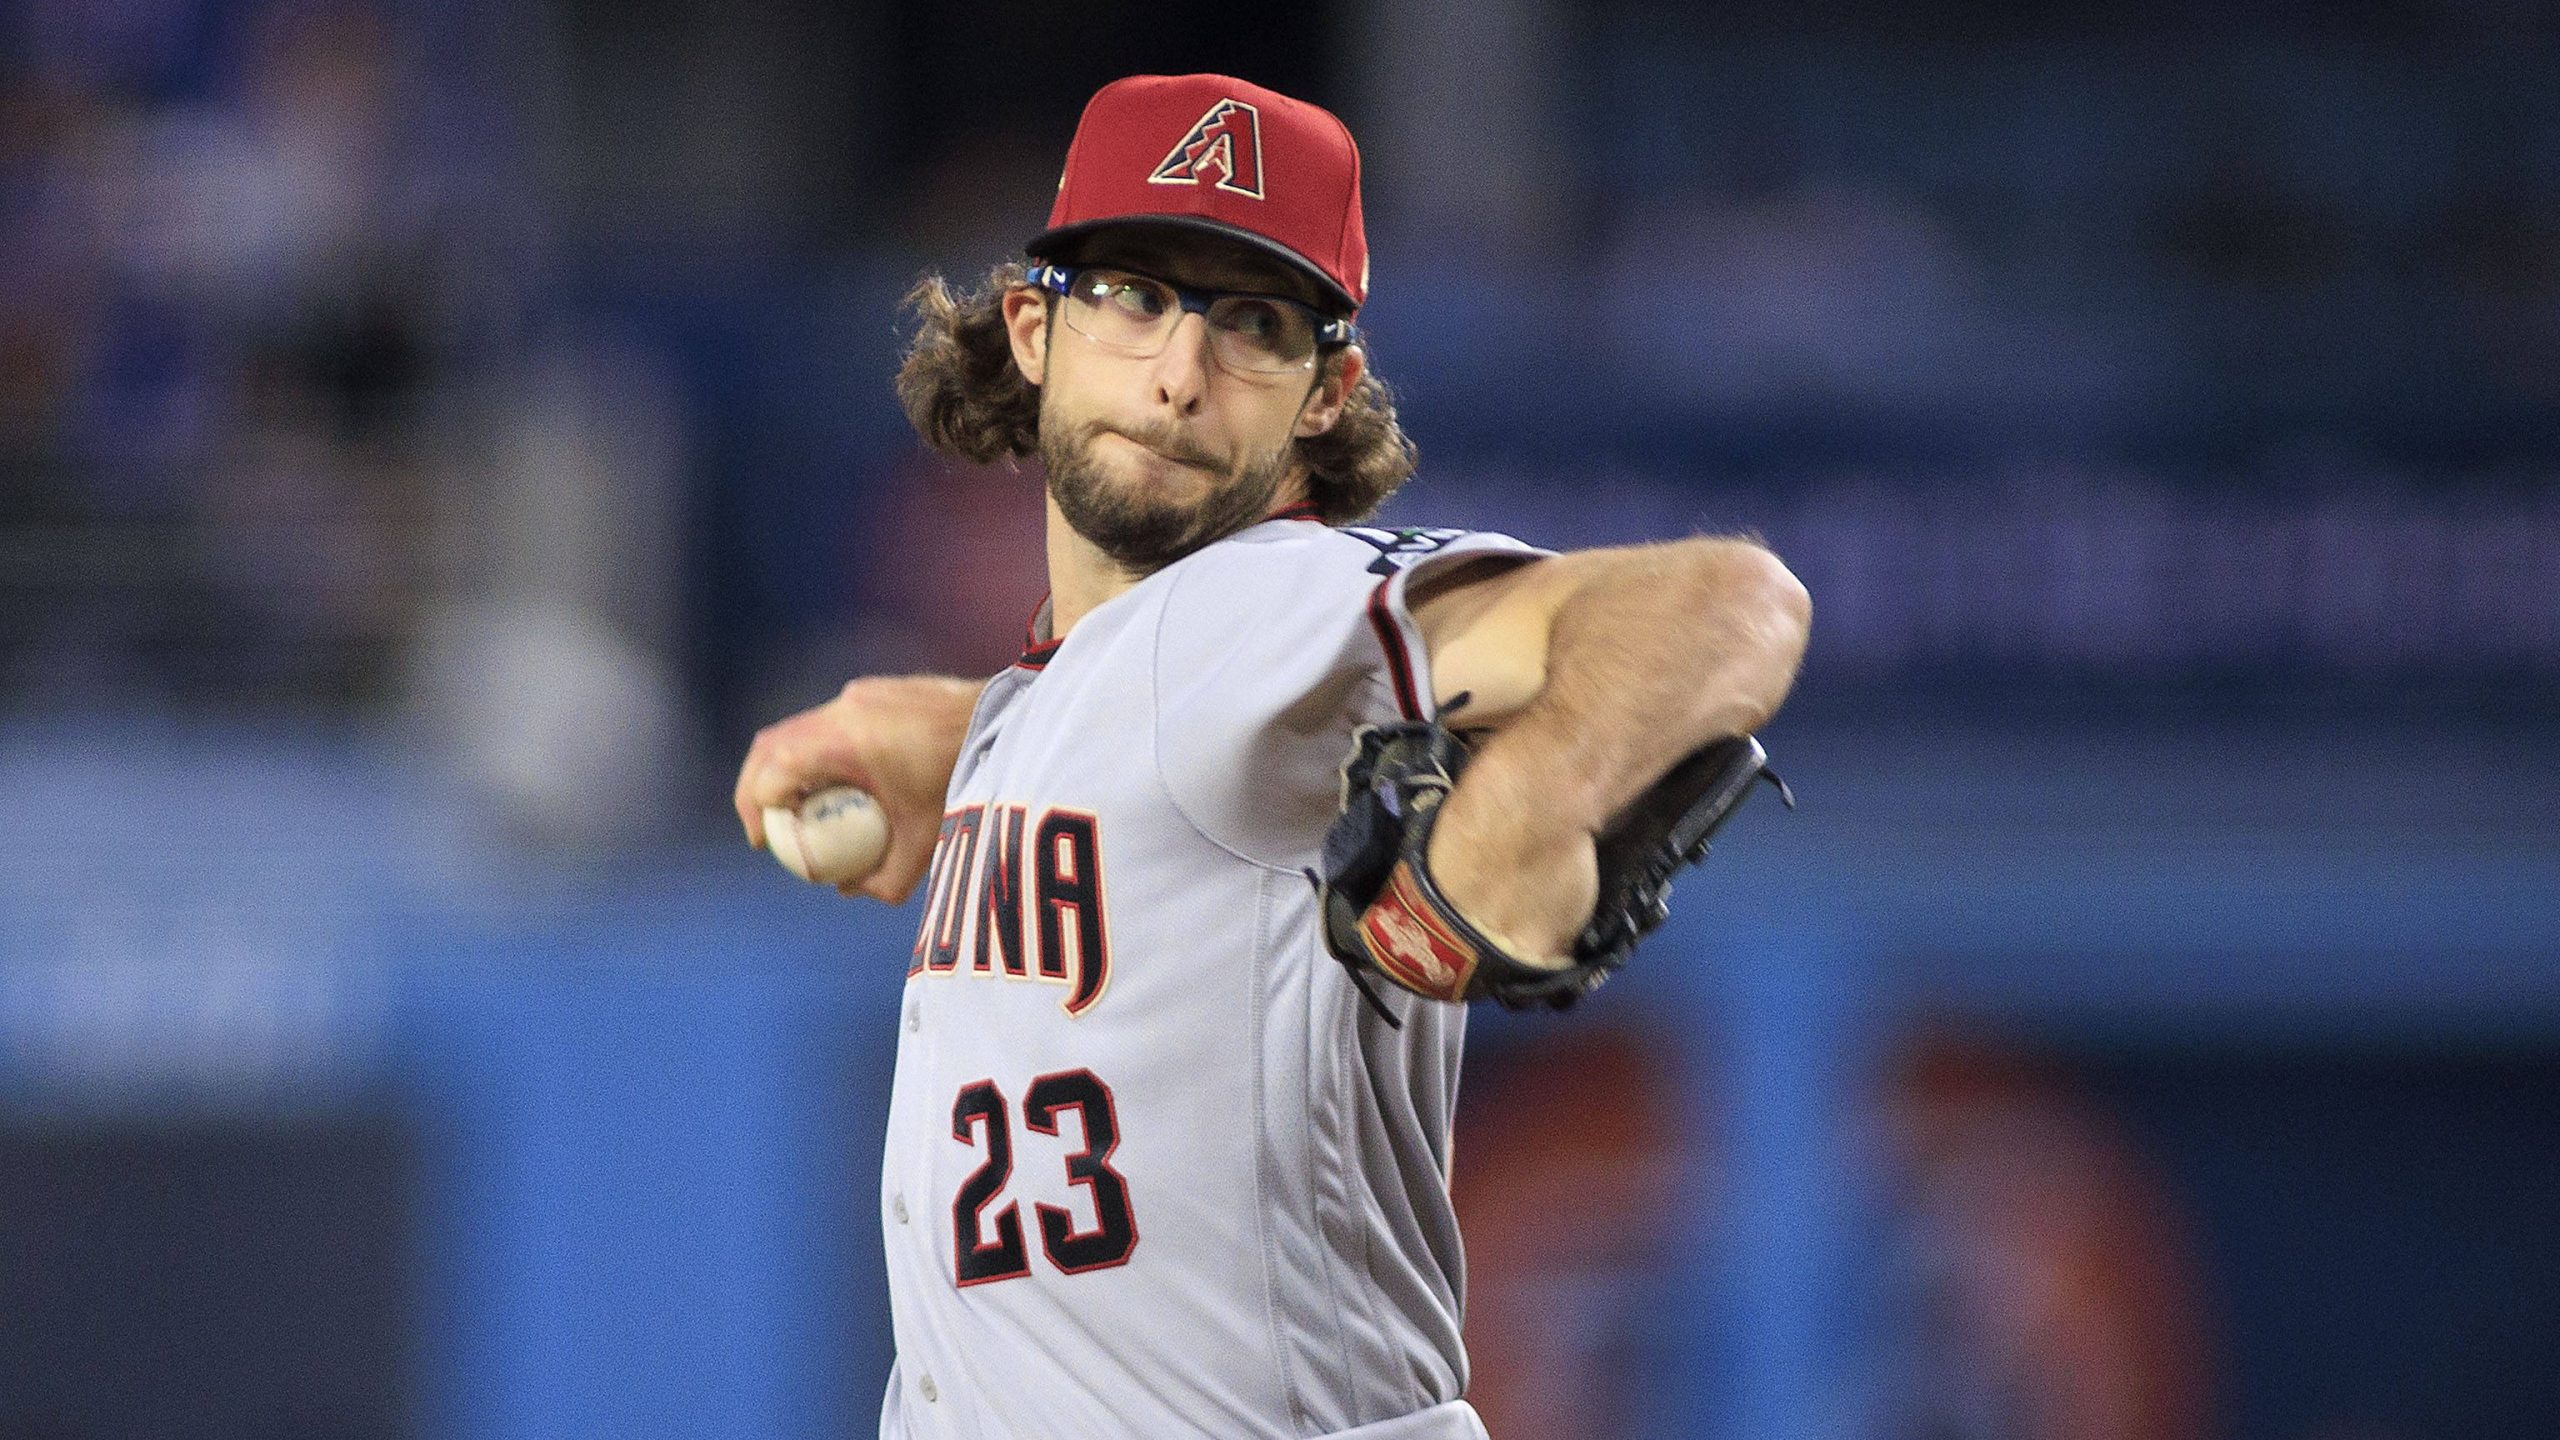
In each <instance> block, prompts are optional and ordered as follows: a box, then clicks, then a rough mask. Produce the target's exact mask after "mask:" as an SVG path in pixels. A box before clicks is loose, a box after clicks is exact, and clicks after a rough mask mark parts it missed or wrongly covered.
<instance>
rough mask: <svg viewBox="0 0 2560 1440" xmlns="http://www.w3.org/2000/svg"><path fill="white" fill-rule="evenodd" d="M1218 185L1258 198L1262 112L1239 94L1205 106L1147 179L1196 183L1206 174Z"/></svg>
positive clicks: (1260, 192)
mask: <svg viewBox="0 0 2560 1440" xmlns="http://www.w3.org/2000/svg"><path fill="white" fill-rule="evenodd" d="M1212 174H1214V175H1216V176H1217V177H1218V188H1219V189H1221V190H1226V191H1230V192H1232V193H1234V194H1237V195H1243V196H1247V197H1249V198H1252V199H1255V200H1259V199H1261V198H1262V115H1261V112H1259V111H1257V110H1255V109H1254V108H1253V107H1252V106H1250V105H1247V104H1246V103H1244V102H1243V101H1241V100H1221V101H1219V102H1218V103H1217V104H1215V105H1212V106H1210V107H1209V112H1208V113H1207V114H1205V115H1203V116H1201V117H1200V123H1199V124H1197V125H1194V126H1192V127H1191V133H1190V134H1188V135H1185V136H1183V137H1182V138H1181V139H1180V140H1178V141H1176V142H1174V146H1173V148H1172V149H1171V150H1168V151H1166V152H1165V157H1164V160H1163V162H1162V163H1160V164H1158V165H1157V166H1156V172H1155V173H1154V174H1152V175H1150V176H1148V177H1147V183H1148V184H1150V185H1197V184H1199V183H1200V182H1201V181H1202V180H1204V179H1206V178H1208V177H1209V176H1210V175H1212Z"/></svg>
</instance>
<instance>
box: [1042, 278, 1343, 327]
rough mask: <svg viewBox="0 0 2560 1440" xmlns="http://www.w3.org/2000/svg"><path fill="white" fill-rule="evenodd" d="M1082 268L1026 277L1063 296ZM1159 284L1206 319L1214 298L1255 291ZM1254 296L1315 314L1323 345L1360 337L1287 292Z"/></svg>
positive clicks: (1190, 310) (1182, 305)
mask: <svg viewBox="0 0 2560 1440" xmlns="http://www.w3.org/2000/svg"><path fill="white" fill-rule="evenodd" d="M1082 268H1083V267H1082V266H1077V265H1034V266H1032V267H1031V269H1030V271H1029V272H1028V273H1026V274H1025V275H1024V276H1023V277H1022V278H1023V279H1025V280H1028V281H1030V282H1031V283H1032V284H1034V285H1037V286H1039V287H1040V288H1041V289H1043V290H1053V291H1056V292H1057V293H1058V294H1060V295H1064V294H1066V293H1067V292H1068V291H1069V290H1071V289H1072V288H1074V286H1075V283H1076V275H1077V273H1078V272H1079V271H1080V270H1081V269H1082ZM1147 278H1148V279H1150V280H1155V279H1156V277H1154V276H1152V275H1150V276H1148V277H1147ZM1156 283H1157V284H1159V285H1162V286H1163V287H1164V288H1166V289H1167V290H1170V291H1172V292H1173V300H1174V303H1175V304H1177V305H1180V306H1181V307H1182V308H1183V310H1184V312H1185V313H1187V314H1192V315H1197V316H1199V317H1200V318H1201V319H1203V320H1206V319H1208V318H1209V304H1210V302H1211V301H1213V300H1219V299H1223V298H1225V297H1227V296H1230V295H1245V294H1250V293H1252V292H1249V291H1244V290H1191V289H1186V288H1184V287H1183V286H1180V285H1176V284H1174V283H1173V282H1172V281H1170V280H1156ZM1253 298H1255V299H1257V300H1277V301H1279V302H1280V303H1281V304H1283V305H1297V306H1298V308H1299V309H1301V310H1304V311H1306V312H1307V313H1308V314H1310V315H1313V316H1315V320H1316V343H1317V344H1319V345H1348V344H1350V343H1351V342H1352V341H1354V340H1357V339H1359V338H1360V327H1359V326H1357V325H1354V324H1352V323H1351V322H1350V321H1348V320H1332V319H1327V318H1326V317H1325V315H1324V314H1323V312H1321V311H1319V310H1317V309H1316V308H1315V307H1313V306H1311V305H1298V302H1297V301H1295V300H1292V299H1290V298H1288V297H1287V296H1285V295H1255V296H1254V297H1253Z"/></svg>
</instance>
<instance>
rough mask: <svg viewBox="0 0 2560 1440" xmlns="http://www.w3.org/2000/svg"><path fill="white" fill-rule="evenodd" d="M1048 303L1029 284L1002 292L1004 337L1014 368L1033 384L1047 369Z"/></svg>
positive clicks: (1044, 374) (1038, 381)
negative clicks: (1011, 345)
mask: <svg viewBox="0 0 2560 1440" xmlns="http://www.w3.org/2000/svg"><path fill="white" fill-rule="evenodd" d="M1048 328H1049V302H1048V301H1047V300H1046V299H1044V298H1043V297H1042V296H1041V294H1040V292H1039V291H1037V290H1034V289H1032V288H1031V287H1030V286H1028V285H1016V286H1013V287H1011V288H1010V289H1008V290H1006V291H1005V292H1004V331H1005V338H1006V339H1008V340H1010V341H1012V342H1013V368H1015V369H1016V370H1019V371H1021V372H1022V378H1023V379H1025V380H1027V381H1029V382H1030V383H1032V384H1034V385H1038V384H1040V383H1041V381H1042V379H1043V378H1044V377H1045V376H1046V375H1047V374H1048V370H1049V345H1048V335H1047V333H1046V332H1047V330H1048Z"/></svg>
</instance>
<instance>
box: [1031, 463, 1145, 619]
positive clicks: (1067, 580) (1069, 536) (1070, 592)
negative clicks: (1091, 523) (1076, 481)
mask: <svg viewBox="0 0 2560 1440" xmlns="http://www.w3.org/2000/svg"><path fill="white" fill-rule="evenodd" d="M1048 507H1049V547H1048V548H1049V638H1051V639H1053V640H1063V639H1065V638H1066V636H1067V632H1068V631H1069V630H1072V629H1074V628H1075V624H1076V622H1077V621H1079V620H1082V619H1083V618H1084V617H1085V616H1087V615H1089V614H1091V613H1093V610H1094V607H1096V606H1098V605H1100V604H1101V603H1102V602H1103V601H1105V600H1108V599H1110V598H1111V597H1112V596H1114V595H1117V594H1119V593H1121V592H1122V591H1124V590H1127V589H1129V588H1130V587H1131V586H1134V585H1136V584H1137V583H1138V582H1139V581H1140V580H1143V579H1145V578H1146V577H1145V576H1143V575H1135V574H1132V573H1130V572H1129V571H1128V570H1126V569H1124V568H1123V567H1122V566H1121V564H1120V562H1119V561H1117V560H1114V559H1112V558H1111V557H1110V556H1108V555H1105V554H1103V553H1102V551H1101V550H1099V549H1097V548H1096V547H1095V546H1094V543H1093V542H1092V541H1090V540H1087V539H1086V538H1084V536H1082V535H1080V534H1078V533H1076V527H1074V526H1073V525H1070V524H1068V523H1067V517H1066V516H1065V515H1064V514H1062V513H1060V512H1059V510H1058V501H1057V497H1056V496H1050V497H1048Z"/></svg>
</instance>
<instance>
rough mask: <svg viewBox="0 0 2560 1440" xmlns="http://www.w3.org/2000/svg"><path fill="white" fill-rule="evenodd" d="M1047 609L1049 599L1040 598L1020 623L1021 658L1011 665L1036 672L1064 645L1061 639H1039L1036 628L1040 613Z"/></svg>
mask: <svg viewBox="0 0 2560 1440" xmlns="http://www.w3.org/2000/svg"><path fill="white" fill-rule="evenodd" d="M1048 608H1049V597H1048V596H1046V595H1043V596H1041V597H1040V603H1039V604H1037V605H1034V606H1032V607H1031V615H1030V618H1028V619H1026V620H1024V621H1023V622H1022V658H1021V659H1019V660H1016V661H1014V662H1013V663H1014V664H1016V665H1018V666H1020V667H1022V668H1023V669H1025V670H1037V669H1039V668H1040V667H1041V666H1043V665H1046V664H1048V663H1049V657H1050V656H1052V655H1055V654H1057V653H1058V647H1059V646H1060V645H1063V644H1065V643H1066V641H1065V640H1064V639H1063V638H1061V639H1056V640H1043V639H1041V638H1040V632H1039V628H1038V627H1039V624H1040V612H1041V611H1043V610H1046V609H1048Z"/></svg>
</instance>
